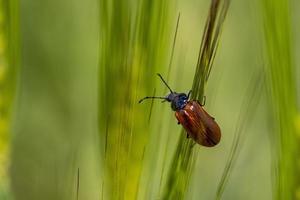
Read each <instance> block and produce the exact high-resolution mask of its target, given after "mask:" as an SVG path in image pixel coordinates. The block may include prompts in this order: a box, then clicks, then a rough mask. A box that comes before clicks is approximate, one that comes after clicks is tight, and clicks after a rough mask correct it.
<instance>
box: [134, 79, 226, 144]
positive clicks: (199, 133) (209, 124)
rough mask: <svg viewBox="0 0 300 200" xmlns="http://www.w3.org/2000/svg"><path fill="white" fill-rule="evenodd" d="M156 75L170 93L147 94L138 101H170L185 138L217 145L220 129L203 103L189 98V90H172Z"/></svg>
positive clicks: (199, 142)
mask: <svg viewBox="0 0 300 200" xmlns="http://www.w3.org/2000/svg"><path fill="white" fill-rule="evenodd" d="M157 75H158V76H159V77H160V79H161V80H162V81H163V83H164V84H165V85H166V86H167V87H168V89H169V90H170V94H168V95H167V96H166V97H156V96H151V97H150V96H149V97H148V96H147V97H144V98H142V99H141V100H140V101H139V103H141V102H142V101H144V100H146V99H163V101H162V102H165V101H167V102H170V103H171V108H172V110H174V111H175V116H176V118H177V120H178V124H182V126H183V127H184V129H185V130H186V131H187V138H192V139H193V140H194V141H195V142H197V143H198V144H200V145H202V146H206V147H213V146H215V145H217V144H218V143H219V142H220V139H221V130H220V127H219V125H218V124H217V123H216V121H215V119H214V118H213V117H211V116H210V115H209V114H208V113H207V112H206V111H205V110H204V109H203V106H204V104H201V103H200V102H199V101H196V100H189V97H190V94H191V90H190V91H189V92H188V94H185V93H177V92H173V90H172V89H171V88H170V87H169V85H168V84H167V82H166V81H165V80H164V79H163V77H162V76H161V75H160V74H157Z"/></svg>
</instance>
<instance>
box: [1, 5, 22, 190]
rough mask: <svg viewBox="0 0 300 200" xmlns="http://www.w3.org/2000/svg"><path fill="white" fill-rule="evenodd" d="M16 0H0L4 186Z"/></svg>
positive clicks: (14, 70) (16, 43)
mask: <svg viewBox="0 0 300 200" xmlns="http://www.w3.org/2000/svg"><path fill="white" fill-rule="evenodd" d="M18 3H19V2H18V1H17V0H12V1H5V0H1V1H0V185H1V186H3V185H5V186H3V187H5V188H6V187H7V185H8V177H7V171H8V165H9V151H10V137H11V136H10V134H11V132H10V127H11V112H12V102H13V98H14V96H15V88H16V80H17V71H18V69H19V49H20V43H19V4H18ZM2 184H3V185H2ZM1 189H3V188H1ZM1 193H2V192H1Z"/></svg>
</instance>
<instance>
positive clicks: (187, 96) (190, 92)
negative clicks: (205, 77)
mask: <svg viewBox="0 0 300 200" xmlns="http://www.w3.org/2000/svg"><path fill="white" fill-rule="evenodd" d="M191 93H192V90H190V91H189V93H188V96H187V98H188V99H189V98H190V95H191Z"/></svg>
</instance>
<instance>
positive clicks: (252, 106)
mask: <svg viewBox="0 0 300 200" xmlns="http://www.w3.org/2000/svg"><path fill="white" fill-rule="evenodd" d="M262 79H263V74H259V75H258V76H257V75H256V76H253V78H252V80H251V81H250V83H249V86H248V89H247V90H246V94H245V95H244V100H243V104H242V107H241V110H240V113H239V117H238V122H237V126H236V129H235V133H234V139H233V142H232V146H231V149H230V153H229V156H228V159H227V162H226V164H225V167H224V171H223V173H222V177H221V179H220V182H219V184H218V189H217V192H216V198H215V199H216V200H219V199H222V195H223V192H224V190H225V187H226V186H227V182H228V180H229V178H230V176H231V172H232V170H233V168H234V166H235V164H236V161H237V159H238V156H239V152H241V148H242V144H243V141H245V138H246V134H245V133H246V129H247V127H248V126H249V125H250V124H251V122H252V120H253V117H254V114H255V112H256V108H257V104H258V103H259V100H260V97H261V95H262V87H263V80H262Z"/></svg>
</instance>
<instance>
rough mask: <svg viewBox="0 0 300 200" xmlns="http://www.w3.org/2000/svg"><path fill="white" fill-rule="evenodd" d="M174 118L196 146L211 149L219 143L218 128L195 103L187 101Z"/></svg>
mask: <svg viewBox="0 0 300 200" xmlns="http://www.w3.org/2000/svg"><path fill="white" fill-rule="evenodd" d="M175 116H176V118H177V120H178V121H179V122H180V123H181V124H182V126H183V127H184V129H185V130H186V131H187V133H188V134H189V136H190V137H191V138H193V139H194V140H195V142H197V143H198V144H200V145H203V146H207V147H212V146H215V145H216V144H218V143H219V142H220V139H221V131H220V127H219V126H218V124H217V123H216V122H215V120H214V118H212V117H211V116H210V115H209V114H208V113H207V112H206V111H205V110H204V109H203V108H202V107H201V105H200V104H199V103H198V102H197V101H189V102H188V103H187V104H186V106H185V107H184V108H183V109H181V110H178V111H176V112H175Z"/></svg>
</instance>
